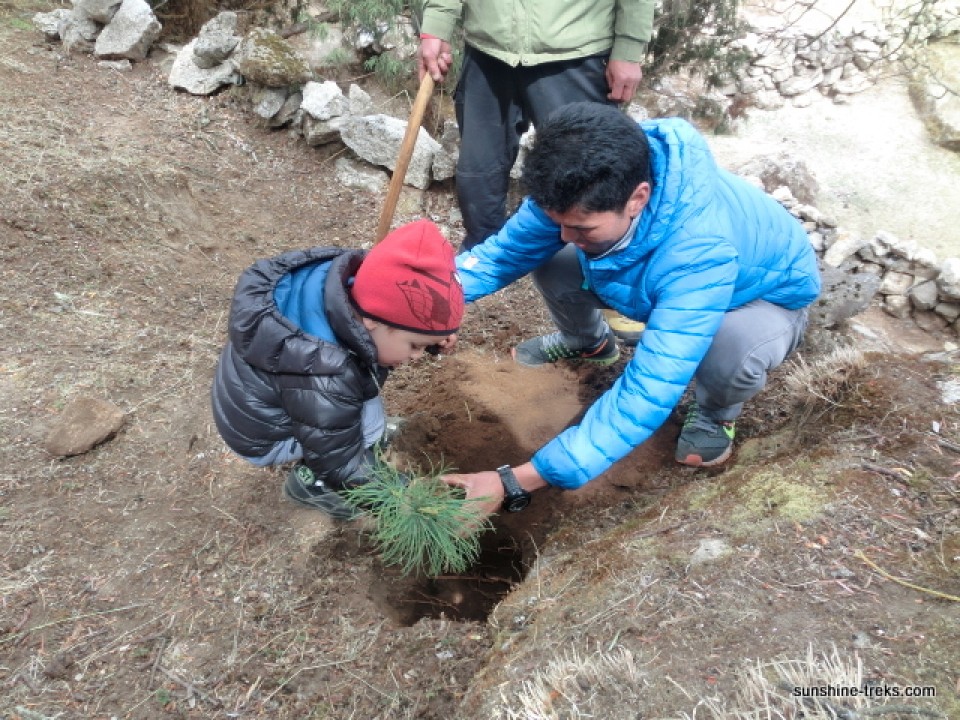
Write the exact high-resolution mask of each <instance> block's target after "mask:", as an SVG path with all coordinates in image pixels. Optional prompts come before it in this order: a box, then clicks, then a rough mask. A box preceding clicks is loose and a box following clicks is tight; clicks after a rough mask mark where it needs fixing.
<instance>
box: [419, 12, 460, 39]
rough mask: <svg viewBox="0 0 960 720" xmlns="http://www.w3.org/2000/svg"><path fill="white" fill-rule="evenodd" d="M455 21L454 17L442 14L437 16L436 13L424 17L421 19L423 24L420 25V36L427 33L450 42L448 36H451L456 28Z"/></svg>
mask: <svg viewBox="0 0 960 720" xmlns="http://www.w3.org/2000/svg"><path fill="white" fill-rule="evenodd" d="M456 25H457V21H456V19H454V18H449V17H446V16H443V15H440V16H439V17H438V16H436V15H431V16H430V17H425V18H424V19H423V24H422V25H421V26H420V37H421V38H422V37H424V36H425V35H429V36H431V37H435V38H440V39H441V40H444V41H445V42H450V38H452V37H453V31H454V30H455V29H456Z"/></svg>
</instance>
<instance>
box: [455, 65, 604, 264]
mask: <svg viewBox="0 0 960 720" xmlns="http://www.w3.org/2000/svg"><path fill="white" fill-rule="evenodd" d="M605 73H606V58H605V57H600V56H594V57H588V58H581V59H577V60H565V61H561V62H553V63H544V64H542V65H532V66H523V65H519V66H517V67H511V66H509V65H507V64H506V63H503V62H500V61H499V60H496V59H495V58H492V57H490V56H489V55H485V54H484V53H482V52H479V51H478V50H475V49H473V48H471V47H469V46H468V47H467V48H466V50H465V52H464V59H463V68H462V70H461V72H460V79H459V81H458V83H457V90H456V93H455V95H454V104H455V108H456V113H457V125H458V126H459V128H460V159H459V160H458V161H457V198H458V200H459V202H460V212H461V213H462V214H463V225H464V228H466V231H467V234H466V237H465V238H464V240H463V248H464V249H470V248H472V247H474V246H475V245H477V244H479V243H481V242H483V241H484V240H485V239H486V238H487V237H489V236H490V235H493V234H494V233H495V232H497V231H498V230H499V229H500V227H501V226H502V225H503V223H504V222H505V221H506V218H507V192H508V190H509V186H510V169H511V168H512V167H513V165H514V163H515V162H516V160H517V154H518V153H519V151H520V136H521V135H523V133H524V132H526V130H527V128H528V127H529V125H530V124H531V123H532V124H533V125H534V127H536V126H537V125H539V124H541V123H542V122H543V121H544V120H546V118H547V117H548V116H549V115H550V113H552V112H553V111H554V110H556V109H557V108H558V107H560V106H561V105H564V104H566V103H571V102H579V101H590V102H602V103H608V104H609V103H610V101H609V100H607V93H608V92H609V90H608V88H607V79H606V75H605Z"/></svg>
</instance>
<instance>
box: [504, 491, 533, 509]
mask: <svg viewBox="0 0 960 720" xmlns="http://www.w3.org/2000/svg"><path fill="white" fill-rule="evenodd" d="M529 504H530V496H529V495H527V494H526V493H524V494H523V495H516V496H514V497H508V498H504V503H503V507H504V508H506V510H507V512H520V511H521V510H523V509H524V508H525V507H526V506H527V505H529Z"/></svg>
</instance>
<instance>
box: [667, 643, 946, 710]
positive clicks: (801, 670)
mask: <svg viewBox="0 0 960 720" xmlns="http://www.w3.org/2000/svg"><path fill="white" fill-rule="evenodd" d="M867 687H869V686H868V685H867V684H866V683H865V675H864V671H863V662H862V660H861V659H860V657H858V656H857V655H855V654H852V653H849V652H841V651H840V650H838V649H837V647H836V646H834V647H832V648H831V649H830V650H829V651H826V652H822V653H820V652H815V651H814V649H813V647H812V646H808V648H807V653H806V655H805V656H804V657H802V658H787V659H778V660H773V661H770V662H764V661H759V660H756V661H750V662H748V663H745V665H744V667H743V670H742V671H741V673H740V676H739V682H738V684H737V692H736V696H735V698H734V699H733V700H730V701H725V700H711V699H705V700H701V701H700V703H698V706H697V708H696V709H695V710H694V711H693V713H692V714H689V715H688V714H686V713H684V714H683V718H684V719H685V720H795V719H796V718H804V719H805V720H867V719H868V718H872V717H880V716H883V717H888V718H898V717H926V718H934V719H939V720H947V717H946V715H942V714H940V713H939V712H936V711H931V710H929V709H926V708H923V707H921V706H919V705H916V704H913V703H910V702H903V703H901V702H897V703H889V702H888V701H886V700H875V699H872V698H870V697H867V696H865V695H861V694H857V695H852V694H851V691H853V692H857V691H861V692H862V691H863V690H864V688H867ZM815 693H823V694H824V696H823V697H820V696H819V695H816V694H815ZM829 693H833V694H832V695H829V696H827V694H829ZM841 695H842V697H841Z"/></svg>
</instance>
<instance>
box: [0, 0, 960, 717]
mask: <svg viewBox="0 0 960 720" xmlns="http://www.w3.org/2000/svg"><path fill="white" fill-rule="evenodd" d="M22 25H23V22H22V16H21V15H18V14H16V13H15V12H13V11H12V10H10V9H9V8H5V6H3V5H0V158H2V162H0V259H2V265H0V280H2V284H0V287H2V290H0V327H2V336H3V343H2V346H0V396H2V399H3V402H2V403H0V427H2V429H3V430H2V432H3V443H2V444H0V463H2V464H0V467H2V470H0V473H2V474H0V529H2V533H0V538H2V543H0V688H2V691H0V714H2V715H3V716H4V717H9V718H30V719H35V718H71V719H72V718H78V719H79V718H143V719H147V718H158V717H174V718H175V717H183V718H186V717H195V718H226V717H230V718H337V719H341V718H342V719H346V718H446V719H449V718H474V717H475V718H490V717H503V718H507V717H523V718H540V717H543V718H554V717H556V718H561V717H563V718H578V717H604V718H636V717H644V718H659V717H664V718H666V717H680V716H682V715H683V714H684V713H686V714H688V715H692V714H693V713H694V712H695V708H696V707H697V706H698V703H701V702H702V701H706V700H710V699H711V698H718V699H717V700H716V702H721V701H722V700H723V699H724V698H725V699H726V700H727V701H728V702H729V703H736V702H741V701H737V700H736V699H735V698H736V696H737V693H738V692H740V690H741V689H742V688H743V687H744V682H745V681H744V677H745V676H744V668H745V663H749V662H752V663H754V664H756V663H757V662H761V663H769V662H772V661H774V660H777V659H794V660H797V661H798V662H799V661H801V660H803V659H804V658H806V657H807V652H808V649H810V651H811V652H813V653H814V654H815V657H816V658H820V657H821V654H822V653H827V654H829V653H833V652H834V648H835V649H836V653H837V657H838V658H840V659H841V660H842V662H843V663H846V664H847V665H848V666H853V667H855V666H856V662H860V663H861V670H862V678H860V679H861V680H863V681H864V682H866V681H869V682H871V683H873V684H874V685H876V686H880V687H898V688H906V687H908V686H913V685H922V686H927V687H932V688H934V689H935V690H936V693H937V696H936V697H935V698H925V699H922V700H913V699H910V701H909V705H910V707H914V708H917V707H919V708H924V709H926V710H927V711H928V712H929V713H930V714H928V715H927V716H929V717H960V702H958V699H957V693H958V687H957V684H958V681H960V676H958V671H957V668H958V667H960V662H958V660H960V650H958V649H960V603H957V602H956V596H957V595H958V593H960V534H958V524H960V523H958V516H960V485H958V480H957V460H958V459H960V452H958V451H960V425H958V417H957V412H956V410H955V408H954V407H953V406H949V405H945V404H944V403H943V402H942V400H941V395H940V387H939V384H940V383H944V382H946V381H948V380H950V379H951V378H952V377H953V375H954V372H955V369H956V365H955V364H954V361H953V358H951V357H949V356H941V357H940V358H939V359H928V360H924V359H922V358H920V357H919V356H916V355H911V356H891V355H877V356H872V357H871V358H870V359H869V361H868V362H867V363H865V364H863V365H862V366H859V367H857V366H856V363H855V362H853V361H852V360H851V361H846V362H842V363H839V364H838V365H837V366H836V368H835V369H834V370H833V371H828V372H827V373H826V377H827V378H828V380H827V381H824V380H823V379H822V378H821V379H818V380H817V381H810V382H806V383H803V382H801V388H802V390H797V389H796V388H795V387H794V388H791V386H790V385H788V375H789V373H788V372H787V371H784V372H783V373H781V374H779V375H778V376H777V378H776V381H775V383H774V384H773V386H772V387H771V388H770V390H769V391H768V392H767V393H765V395H764V398H763V399H762V402H757V403H755V405H754V406H753V407H752V408H751V410H750V412H749V413H748V414H747V416H746V417H745V418H744V419H743V421H742V422H741V423H740V426H739V430H740V434H741V436H742V438H743V443H742V445H741V449H740V451H739V453H738V456H737V462H736V463H735V464H734V465H733V466H732V467H731V468H729V469H727V470H724V471H718V472H713V473H697V472H686V471H681V470H679V469H678V468H677V467H676V466H675V465H674V463H673V461H672V442H673V440H674V438H675V435H676V432H677V428H678V422H677V419H676V418H674V419H672V420H671V421H670V422H669V423H668V424H667V425H666V426H665V427H664V428H663V429H662V430H661V431H660V432H659V433H658V434H657V435H656V436H655V437H654V438H653V439H652V440H651V442H649V443H647V444H646V445H645V446H644V447H643V448H641V449H639V450H638V451H637V452H635V453H634V454H633V455H632V456H631V457H630V458H628V459H627V460H625V461H624V462H623V463H621V464H620V465H618V466H617V468H616V469H615V470H614V471H611V472H610V473H608V474H607V475H606V476H604V477H602V478H600V479H598V480H597V481H595V482H594V483H591V484H590V485H588V486H587V487H586V488H585V489H583V490H582V491H579V492H575V493H566V494H563V493H560V492H549V491H548V492H543V493H540V494H538V496H537V498H536V502H535V505H534V506H533V507H532V508H531V509H530V511H529V512H525V513H523V514H521V515H518V516H515V517H510V518H501V519H500V520H498V523H497V528H496V531H495V532H491V533H489V534H488V535H487V536H486V538H485V541H484V554H483V557H482V561H481V563H480V564H478V566H477V567H476V568H474V569H473V570H472V571H471V572H469V573H467V574H465V575H463V576H457V577H446V578H437V579H424V578H404V577H401V576H400V575H399V573H398V572H397V571H396V570H395V569H394V568H385V567H383V566H382V564H381V563H380V562H379V560H378V558H377V555H376V553H375V552H374V551H373V550H372V548H371V546H370V544H369V542H368V539H367V538H366V536H365V535H364V534H363V532H362V528H360V527H357V526H355V525H345V526H333V525H331V524H328V523H327V522H326V521H325V520H324V519H323V518H322V517H319V516H318V515H317V514H314V513H311V512H310V511H303V510H298V509H296V508H293V507H292V506H290V505H289V504H287V503H285V502H283V501H282V500H281V499H280V492H279V488H280V483H281V480H282V473H281V471H274V470H257V469H255V468H252V467H249V466H247V465H245V464H244V463H242V462H240V461H238V460H237V459H236V458H234V457H232V456H231V455H230V454H229V453H228V452H226V450H225V448H224V446H223V444H222V443H221V441H220V440H219V438H218V437H217V435H216V432H215V431H214V429H213V427H212V423H211V420H210V416H209V411H208V400H207V395H208V386H209V382H210V377H211V373H212V370H213V367H214V364H215V362H216V358H217V355H218V352H219V349H220V346H221V344H222V342H223V334H224V328H225V320H226V313H227V311H228V307H229V301H230V297H231V292H232V288H233V284H234V282H235V279H236V277H237V275H238V273H239V272H240V271H241V270H242V269H243V268H244V267H245V266H246V265H248V264H249V263H250V262H251V261H252V260H254V259H256V258H259V257H263V256H267V255H271V254H274V253H276V252H279V251H283V250H286V249H289V248H292V247H300V246H309V245H314V244H324V243H338V244H344V245H351V246H358V245H361V244H363V243H365V242H369V240H370V239H371V238H372V236H373V232H374V227H375V224H376V220H377V216H378V213H379V202H380V200H381V199H380V198H378V197H375V196H372V195H366V194H363V193H359V192H357V191H353V190H345V189H343V188H340V187H338V186H337V185H336V183H335V182H334V181H333V174H332V171H331V165H330V162H329V159H328V158H327V157H325V156H324V155H323V154H322V153H320V152H318V151H315V150H309V149H307V148H306V147H305V146H304V145H303V144H302V143H300V142H298V141H296V140H295V139H294V138H291V137H289V136H288V135H287V134H285V133H283V132H279V133H271V132H267V131H266V130H264V129H262V128H260V127H258V126H257V125H256V123H255V122H253V121H252V120H251V116H250V115H249V114H248V113H245V112H242V111H240V110H239V109H238V108H237V107H235V105H234V100H233V99H232V97H231V96H230V95H229V94H226V95H221V96H218V97H214V98H209V99H207V98H194V97H188V96H184V95H180V94H176V93H174V92H172V91H171V90H170V89H169V88H168V87H167V86H166V85H165V83H164V78H163V77H162V75H161V74H160V73H159V72H158V71H157V69H156V65H155V64H152V63H149V62H148V63H145V64H142V65H137V66H136V67H135V69H134V70H133V72H132V73H128V74H120V73H116V72H113V71H110V70H105V69H100V68H97V66H96V63H95V62H94V61H93V60H91V59H90V58H88V57H74V58H67V57H62V56H60V55H59V54H58V49H57V48H50V47H48V46H45V45H44V44H43V42H42V41H40V40H39V39H38V36H37V35H35V34H34V32H33V31H32V30H28V29H25V28H23V27H22ZM424 202H425V205H426V208H427V211H428V212H430V213H432V214H434V215H435V217H437V218H439V219H446V218H447V217H448V210H449V208H450V204H451V200H450V197H449V195H448V194H447V193H445V192H443V191H442V190H435V191H432V192H431V193H428V195H427V196H426V197H425V200H424ZM546 327H547V326H546V322H545V317H544V315H543V311H542V309H541V308H540V306H539V304H538V303H537V301H536V297H535V294H534V293H533V292H532V290H531V289H530V287H529V286H528V285H526V284H523V283H521V284H520V285H518V286H517V287H515V288H513V289H511V290H510V291H509V292H506V293H503V294H501V295H500V296H497V297H493V298H488V299H487V300H485V301H483V302H481V303H478V304H477V305H476V306H474V307H472V308H471V309H470V312H469V315H468V318H467V322H466V324H465V328H464V333H463V335H462V340H461V343H460V348H459V350H458V352H457V353H456V354H454V355H452V356H449V357H445V358H442V359H440V360H429V361H425V362H424V363H423V364H421V365H419V366H417V367H412V368H406V369H404V370H402V371H401V372H398V373H396V375H395V376H394V377H393V378H392V379H391V380H390V382H389V383H388V386H387V388H386V391H385V392H386V396H387V400H388V403H390V406H391V410H392V411H394V410H395V411H396V412H398V413H400V414H404V415H406V416H407V417H408V418H409V419H410V424H409V426H408V428H407V430H406V431H405V433H404V435H403V436H402V438H401V441H400V445H401V449H403V450H404V451H405V452H406V453H407V454H408V455H409V456H410V457H412V458H415V459H422V460H424V461H431V462H440V461H444V462H448V463H450V464H453V465H455V466H457V467H459V468H460V469H462V470H465V471H470V470H477V469H489V468H492V467H494V466H495V465H497V464H500V463H503V462H518V461H520V460H522V459H525V458H526V457H527V456H528V455H529V453H530V452H532V451H533V450H534V449H536V447H537V446H538V445H539V444H540V443H542V442H543V441H544V440H546V439H548V438H549V437H551V436H552V434H554V433H555V432H556V431H557V430H559V429H560V428H562V427H564V426H565V425H566V424H568V423H569V422H571V421H574V420H575V418H576V417H577V415H578V414H579V413H580V412H582V410H583V408H584V407H585V406H586V405H587V404H589V402H590V401H591V400H592V399H593V398H594V397H595V396H596V395H597V394H598V393H600V392H602V391H603V390H604V389H605V388H606V387H608V386H609V384H610V383H611V382H613V380H614V379H615V377H616V373H617V370H618V368H617V367H614V368H612V369H609V370H606V371H596V370H591V369H587V368H576V367H572V368H570V367H568V368H552V369H548V370H545V371H542V372H532V373H531V372H527V373H524V372H521V371H520V370H519V369H518V368H516V367H514V366H512V365H511V364H510V363H509V359H508V358H509V355H508V351H509V348H510V346H511V344H512V343H514V342H515V341H516V340H517V339H519V338H521V337H526V336H528V335H530V334H532V333H534V332H538V331H539V330H541V329H544V328H546ZM626 360H627V358H626V357H625V358H624V362H625V361H626ZM812 361H813V359H812V357H811V362H812ZM807 391H809V392H807ZM817 394H820V395H823V396H824V398H825V399H824V400H822V401H821V400H819V399H818V398H817ZM81 396H91V397H95V398H100V399H104V400H107V401H109V402H111V403H113V404H115V405H116V406H118V407H119V408H121V409H122V410H123V411H124V413H125V418H126V422H125V425H124V427H123V428H122V430H121V431H120V432H119V433H118V434H117V435H116V437H114V438H113V439H111V440H110V441H108V442H106V443H104V444H103V445H101V446H99V447H97V448H95V449H94V450H92V451H91V452H88V453H86V454H83V455H79V456H75V457H71V458H68V459H57V458H54V457H52V456H51V455H49V454H48V453H47V452H46V451H45V450H44V449H43V444H44V441H45V439H46V438H47V434H48V432H49V429H50V428H51V427H52V426H53V423H54V422H55V421H56V419H57V418H58V416H59V415H60V413H61V412H62V410H63V408H64V407H65V406H66V405H67V404H68V403H69V402H71V401H72V400H74V399H76V398H77V397H81ZM933 428H936V429H938V431H939V432H938V433H933V432H932V429H933ZM703 541H711V543H713V544H711V543H707V546H709V547H712V548H714V549H715V550H716V549H718V550H719V557H717V558H716V559H713V560H705V561H703V562H700V558H701V556H700V555H694V554H693V553H694V551H695V550H697V548H698V547H701V545H702V544H703ZM860 553H862V554H860ZM870 563H875V564H870ZM888 575H889V576H892V577H894V578H896V580H891V579H889V577H888ZM907 583H909V584H907ZM937 593H939V594H937ZM814 665H815V666H816V667H817V668H819V669H818V670H817V669H810V668H813V667H814ZM805 667H807V668H808V675H806V676H805V678H806V680H805V682H806V683H807V684H814V682H815V681H816V682H827V681H833V682H839V680H837V677H838V676H836V675H829V674H824V673H826V672H827V671H826V670H825V669H824V668H825V667H826V666H825V665H824V663H823V662H822V661H820V660H817V662H812V661H811V663H808V664H807V665H806V666H805ZM763 668H764V672H766V673H767V674H768V675H771V677H773V678H774V679H775V672H774V670H775V668H774V667H773V666H769V665H764V666H763ZM818 673H819V674H818ZM851 682H852V681H851ZM752 702H754V707H756V706H759V705H763V704H764V703H767V704H769V703H772V702H781V700H770V699H769V698H768V699H766V700H759V701H752ZM844 702H846V701H844ZM858 702H860V701H858ZM881 702H885V703H889V702H891V700H890V699H889V698H888V699H886V700H883V701H879V700H878V701H872V700H871V701H870V705H871V706H874V707H875V706H876V705H878V704H880V703H881ZM901 702H906V701H904V700H902V699H901ZM823 707H826V706H817V705H816V704H815V703H814V704H808V706H807V712H808V713H812V712H814V711H816V710H818V708H819V710H823ZM837 707H839V704H838V705H837ZM696 712H697V715H696V717H700V718H703V717H710V715H709V714H708V712H709V711H708V710H707V708H706V706H703V705H701V706H700V707H699V710H697V711H696ZM784 712H785V713H786V712H787V711H784ZM936 713H939V714H936ZM784 716H785V717H798V715H796V714H794V715H786V714H785V715H784ZM811 716H812V715H811ZM730 717H732V716H730ZM771 717H776V716H773V715H772V716H771ZM848 717H854V716H853V715H849V716H848ZM863 717H866V715H863ZM887 717H897V716H896V715H893V714H892V713H888V714H887ZM904 717H906V716H904ZM914 717H915V715H914Z"/></svg>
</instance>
